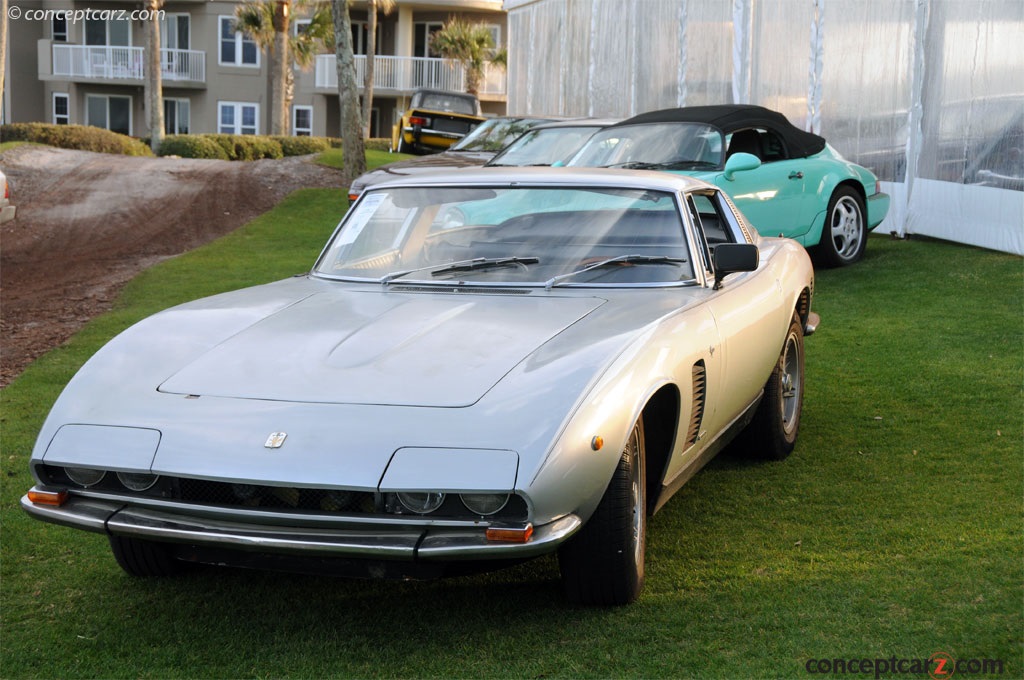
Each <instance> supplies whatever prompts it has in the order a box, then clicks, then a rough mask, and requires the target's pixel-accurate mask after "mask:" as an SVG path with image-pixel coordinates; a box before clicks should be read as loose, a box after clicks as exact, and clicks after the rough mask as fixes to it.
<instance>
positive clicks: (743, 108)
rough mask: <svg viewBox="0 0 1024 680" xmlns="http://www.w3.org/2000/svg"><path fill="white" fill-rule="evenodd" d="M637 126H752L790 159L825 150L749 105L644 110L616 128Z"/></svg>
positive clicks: (727, 129) (818, 140)
mask: <svg viewBox="0 0 1024 680" xmlns="http://www.w3.org/2000/svg"><path fill="white" fill-rule="evenodd" d="M641 123H707V124H708V125H714V126H715V127H717V128H719V129H721V130H722V132H724V133H726V134H730V133H732V132H736V131H737V130H744V129H746V128H752V127H763V128H766V129H770V130H774V131H775V132H777V133H778V134H779V135H780V136H781V137H782V139H783V141H784V142H785V144H786V147H787V148H788V149H789V155H790V157H791V158H799V157H802V156H811V155H813V154H816V153H818V152H819V151H821V150H822V149H824V148H825V138H824V137H819V136H818V135H816V134H813V133H811V132H804V131H803V130H801V129H800V128H798V127H794V126H793V124H792V123H790V122H789V120H787V119H786V117H785V116H783V115H782V114H781V113H779V112H778V111H772V110H771V109H766V108H764V107H763V106H755V105H753V104H717V105H713V106H684V107H682V108H675V109H661V110H659V111H648V112H647V113H641V114H640V115H638V116H633V117H632V118H627V119H626V120H624V121H622V122H621V123H619V124H618V125H614V126H612V127H619V126H622V125H636V124H641Z"/></svg>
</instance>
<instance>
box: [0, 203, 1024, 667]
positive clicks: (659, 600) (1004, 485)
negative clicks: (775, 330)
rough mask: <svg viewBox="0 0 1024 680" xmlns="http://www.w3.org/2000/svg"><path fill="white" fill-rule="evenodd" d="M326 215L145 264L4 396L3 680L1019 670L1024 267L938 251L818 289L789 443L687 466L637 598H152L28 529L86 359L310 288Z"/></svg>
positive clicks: (513, 574)
mask: <svg viewBox="0 0 1024 680" xmlns="http://www.w3.org/2000/svg"><path fill="white" fill-rule="evenodd" d="M336 206H337V191H336V190H333V191H331V190H315V189H309V190H303V191H301V192H297V193H296V194H293V195H292V196H291V197H290V198H289V199H287V200H286V201H285V202H284V203H282V204H281V205H280V206H279V207H278V208H277V209H275V210H274V211H272V212H271V213H268V214H266V215H264V216H263V217H261V218H259V219H257V220H255V221H254V222H252V223H251V224H249V225H248V226H246V227H244V228H243V229H241V230H239V231H237V232H235V233H233V234H231V235H229V236H227V237H225V238H223V239H221V240H219V241H217V242H215V243H213V244H211V245H209V246H206V247H204V248H202V249H200V250H197V251H194V252H192V253H189V254H186V255H183V256H181V257H178V258H175V259H173V260H169V261H167V262H164V263H162V264H160V265H158V266H156V267H154V268H152V269H150V270H148V271H146V272H145V273H143V274H142V275H140V276H139V277H138V278H136V279H135V280H134V281H133V282H132V283H131V284H129V285H128V286H127V287H126V289H125V290H124V292H123V295H122V296H121V298H120V300H119V302H118V303H117V305H116V308H115V309H114V310H113V311H112V312H110V313H109V314H106V315H104V316H103V317H101V318H98V319H96V320H94V321H93V322H91V323H90V324H89V325H88V326H87V327H86V328H85V329H84V330H83V331H82V332H81V333H79V334H78V335H77V336H76V337H75V338H74V339H73V340H72V341H71V342H69V343H68V344H67V345H66V346H64V347H61V348H60V349H57V350H55V351H53V352H51V353H49V354H48V355H46V356H45V357H43V358H42V359H40V360H39V361H37V362H36V363H35V364H33V365H32V366H31V367H30V368H29V369H28V370H27V371H26V372H25V373H24V374H23V375H22V376H21V377H20V378H19V379H17V380H16V381H15V382H14V383H12V384H11V385H10V386H9V387H7V388H6V389H5V390H3V391H2V392H0V400H2V413H0V427H2V442H0V444H2V455H0V470H2V472H3V474H2V481H3V487H2V506H0V522H2V533H0V555H2V564H0V570H2V571H0V612H2V629H0V635H2V639H0V642H2V644H0V676H2V677H4V678H22V677H44V678H55V677H60V678H91V677H110V678H115V677H117V678H120V677H124V678H141V677H155V678H177V677H182V678H194V677H211V678H212V677H231V678H236V677H301V678H310V677H328V676H332V677H353V676H354V677H381V676H383V677H527V678H538V677H597V678H605V677H644V678H647V677H688V678H690V677H714V678H776V677H788V678H808V677H818V676H820V675H821V674H820V673H818V674H812V673H809V672H808V670H807V664H808V663H809V662H811V661H813V660H817V659H826V660H829V662H831V660H833V659H858V660H859V659H870V660H874V659H884V660H889V659H891V658H892V657H895V658H896V659H901V658H905V659H922V658H928V657H930V656H932V655H933V654H936V653H940V652H942V653H947V654H950V655H952V656H953V657H955V658H958V659H963V660H969V659H996V660H1000V661H1002V662H1003V663H1004V666H1003V673H1002V674H1001V675H992V674H989V675H987V676H984V677H1005V678H1020V677H1022V676H1024V663H1022V646H1021V645H1022V631H1024V599H1022V596H1024V532H1022V510H1024V500H1022V498H1024V496H1022V492H1024V474H1022V472H1024V465H1022V462H1024V456H1022V453H1024V445H1022V441H1024V432H1022V421H1024V418H1022V403H1024V402H1022V385H1024V366H1022V363H1024V362H1022V360H1024V315H1022V309H1024V299H1022V298H1024V295H1022V292H1024V267H1022V260H1021V259H1020V258H1017V257H1012V256H1009V255H1004V254H998V253H991V252H986V251H981V250H976V249H972V248H968V247H963V246H956V245H951V244H946V243H940V242H931V241H924V240H911V241H893V240H889V239H888V238H884V237H873V238H872V239H871V242H870V244H869V247H868V251H867V256H866V259H865V260H864V261H863V262H862V263H860V264H858V265H856V266H854V267H850V268H846V269H839V270H829V271H822V272H819V275H818V284H817V298H816V300H815V308H816V310H817V311H818V312H819V313H820V314H821V316H822V324H821V326H820V329H819V331H818V333H817V334H815V335H814V336H813V337H812V338H810V339H809V340H808V343H807V374H808V381H807V385H806V389H807V396H806V403H805V411H804V418H803V429H802V432H801V436H800V441H799V443H798V445H797V449H796V451H795V452H794V454H793V455H792V456H791V457H790V458H789V459H787V460H786V461H784V462H781V463H768V464H752V463H748V462H744V461H739V460H736V459H733V458H729V457H720V458H719V459H717V460H716V461H715V462H713V463H712V464H711V465H710V466H709V467H708V468H707V469H705V470H704V471H703V472H701V473H700V474H699V475H697V477H695V478H694V479H693V480H692V481H691V482H690V484H688V485H687V486H686V487H685V488H684V489H683V491H681V492H680V493H679V494H678V495H677V496H676V497H675V498H674V499H673V500H672V501H671V502H670V503H669V504H668V505H667V506H666V507H665V509H664V510H662V512H660V513H659V514H658V515H657V516H655V517H654V518H653V519H652V521H651V523H650V531H649V544H648V551H647V558H648V572H647V586H646V590H645V591H644V594H643V595H642V597H641V599H640V600H639V601H638V602H637V603H635V604H634V605H631V606H629V607H625V608H618V609H579V608H572V607H569V606H567V605H566V604H565V603H564V601H563V599H562V597H561V595H560V588H559V584H558V569H557V563H556V561H555V560H554V559H553V558H544V559H540V560H536V561H533V562H530V563H527V564H524V565H521V566H519V567H515V568H512V569H509V570H506V571H501V572H495V573H492V574H487V575H482V576H475V577H465V578H458V579H451V580H444V581H437V582H425V583H413V582H409V583H404V582H378V581H357V580H347V579H336V578H327V577H309V576H301V575H290V574H274V573H264V572H250V571H242V570H228V569H216V568H201V569H197V570H195V571H192V572H190V573H188V574H186V575H184V576H182V577H178V578H174V579H169V580H162V581H161V580H157V581H147V580H138V579H133V578H130V577H128V576H126V575H125V574H124V573H123V572H122V571H121V570H120V569H119V568H118V567H117V565H116V564H115V562H114V560H113V558H112V557H111V555H110V553H109V549H108V546H107V542H106V541H105V540H104V539H103V538H102V537H101V536H99V535H96V534H90V533H85V532H79V531H73V530H71V529H65V528H61V527H56V526H51V525H47V524H43V523H41V522H36V521H34V520H30V519H29V518H28V517H27V516H25V515H24V514H23V513H22V512H21V510H20V509H19V508H18V498H19V497H20V496H21V495H22V494H23V493H24V492H25V490H26V489H28V488H29V486H30V485H31V479H30V476H29V474H28V471H27V461H28V456H29V453H30V451H31V447H32V444H33V441H34V437H35V434H36V432H37V431H38V428H39V427H40V425H41V423H42V420H43V418H44V417H45V415H46V412H47V409H48V407H49V405H50V404H51V403H52V402H53V400H54V399H55V398H56V397H57V394H58V393H59V391H60V389H61V387H62V386H63V385H64V384H65V383H66V382H67V380H68V379H69V378H70V377H71V375H72V374H73V373H74V371H75V370H76V368H77V367H78V366H79V365H81V363H82V362H83V361H84V360H85V359H86V358H87V357H88V356H90V355H91V354H92V353H93V352H94V351H95V350H96V349H97V348H99V347H100V346H101V345H102V344H103V343H104V342H105V341H107V340H108V339H109V338H110V337H111V336H112V335H114V334H115V333H116V332H118V331H119V330H121V329H123V328H124V327H126V326H127V325H129V324H130V323H132V322H134V321H135V320H138V319H140V318H142V317H144V316H146V315H148V314H151V313H153V312H155V311H157V310H158V309H161V308H164V307H166V306H169V305H171V304H175V303H177V302H180V301H184V300H188V299H192V298H194V297H198V296H201V295H207V294H210V293H214V292H218V291H222V290H227V289H231V288H237V287H241V286H246V285H250V284H254V283H259V282H263V281H271V280H274V279H278V278H282V277H285V276H288V275H291V274H295V273H299V272H302V271H305V270H307V269H308V268H309V267H310V265H311V264H312V262H313V260H314V259H315V257H316V255H317V253H318V252H319V249H320V246H321V245H322V243H323V242H324V241H325V239H326V237H327V235H328V234H329V233H330V231H331V229H332V228H333V226H334V224H335V222H336V221H337V220H338V217H339V215H338V214H337V208H336ZM268 253H273V256H272V257H270V256H268ZM872 663H873V662H872ZM815 670H818V669H817V668H816V669H815ZM836 677H875V673H873V672H869V673H866V674H860V675H858V674H851V675H849V676H843V675H842V674H839V675H837V676H836ZM881 677H922V676H911V675H897V674H895V673H888V674H886V673H882V674H881ZM923 677H927V674H925V675H924V676H923ZM960 677H963V678H967V677H983V676H979V675H970V674H969V673H967V672H963V673H960V674H958V675H957V678H960Z"/></svg>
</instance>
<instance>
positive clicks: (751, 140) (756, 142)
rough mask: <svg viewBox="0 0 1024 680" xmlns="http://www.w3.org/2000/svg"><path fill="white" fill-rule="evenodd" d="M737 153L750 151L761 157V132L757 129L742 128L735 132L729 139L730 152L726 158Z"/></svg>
mask: <svg viewBox="0 0 1024 680" xmlns="http://www.w3.org/2000/svg"><path fill="white" fill-rule="evenodd" d="M735 153H749V154H751V155H754V156H757V157H758V158H761V133H759V132H758V131H757V130H740V131H738V132H734V133H733V135H732V139H731V140H730V141H729V153H728V154H727V155H726V157H725V158H726V160H729V158H730V157H732V155H733V154H735Z"/></svg>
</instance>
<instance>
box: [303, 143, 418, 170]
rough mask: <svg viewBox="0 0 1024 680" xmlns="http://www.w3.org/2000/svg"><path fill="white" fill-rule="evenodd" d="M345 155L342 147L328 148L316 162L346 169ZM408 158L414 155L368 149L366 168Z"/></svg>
mask: <svg viewBox="0 0 1024 680" xmlns="http://www.w3.org/2000/svg"><path fill="white" fill-rule="evenodd" d="M342 158H343V156H342V153H341V149H334V148H332V149H328V150H327V151H324V152H323V153H321V154H320V155H318V156H317V157H316V162H317V163H320V164H321V165H326V166H328V167H331V168H337V169H338V170H344V169H345V164H344V161H343V160H342ZM407 158H413V156H412V155H410V154H407V153H390V152H388V151H378V150H376V149H367V150H366V169H367V170H373V169H374V168H375V167H377V166H379V165H384V164H385V163H393V162H395V161H404V160H405V159H407Z"/></svg>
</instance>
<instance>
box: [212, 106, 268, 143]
mask: <svg viewBox="0 0 1024 680" xmlns="http://www.w3.org/2000/svg"><path fill="white" fill-rule="evenodd" d="M217 111H218V116H217V119H218V121H219V122H218V124H217V132H220V133H223V134H229V135H255V134H257V133H258V131H259V126H260V106H259V104H246V103H243V102H218V104H217Z"/></svg>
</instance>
